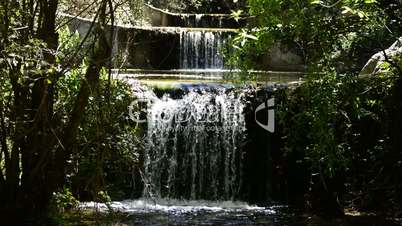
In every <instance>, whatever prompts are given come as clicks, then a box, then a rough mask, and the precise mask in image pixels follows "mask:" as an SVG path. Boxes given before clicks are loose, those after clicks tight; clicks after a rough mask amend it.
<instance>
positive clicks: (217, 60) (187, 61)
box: [180, 30, 224, 69]
mask: <svg viewBox="0 0 402 226" xmlns="http://www.w3.org/2000/svg"><path fill="white" fill-rule="evenodd" d="M223 45H224V37H223V35H222V32H210V31H188V30H183V31H181V33H180V68H181V69H223V68H224V61H223V57H222V55H221V54H220V49H221V48H222V47H223Z"/></svg>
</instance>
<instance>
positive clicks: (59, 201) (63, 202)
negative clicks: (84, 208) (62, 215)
mask: <svg viewBox="0 0 402 226" xmlns="http://www.w3.org/2000/svg"><path fill="white" fill-rule="evenodd" d="M52 202H53V205H54V208H56V209H58V210H59V211H60V212H64V211H65V210H69V209H71V208H74V207H76V206H77V205H78V204H79V201H78V200H77V199H76V198H74V196H73V194H72V193H71V191H70V190H69V189H68V188H64V189H63V190H62V191H59V192H55V193H53V198H52Z"/></svg>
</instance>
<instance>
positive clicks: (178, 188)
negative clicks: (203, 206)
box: [143, 89, 246, 200]
mask: <svg viewBox="0 0 402 226" xmlns="http://www.w3.org/2000/svg"><path fill="white" fill-rule="evenodd" d="M244 107H245V101H244V97H243V95H242V94H241V93H239V92H236V91H229V90H225V89H217V90H213V91H206V90H191V91H189V92H187V93H185V94H184V95H183V96H182V97H181V98H178V99H173V98H171V97H169V96H167V95H164V96H163V97H162V98H157V97H156V96H153V98H152V100H151V103H150V104H149V107H148V110H147V142H146V147H145V153H144V158H145V160H144V168H145V169H144V171H145V172H144V177H145V186H144V187H145V189H144V194H143V195H144V197H150V196H151V197H157V198H162V197H169V198H179V199H192V200H195V199H208V200H230V199H234V198H235V197H236V196H237V195H238V193H239V191H240V187H241V184H242V161H241V160H242V149H241V145H242V144H243V142H244V138H245V135H244V133H245V130H246V128H245V119H244V115H243V110H244Z"/></svg>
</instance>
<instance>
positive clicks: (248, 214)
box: [81, 200, 401, 226]
mask: <svg viewBox="0 0 402 226" xmlns="http://www.w3.org/2000/svg"><path fill="white" fill-rule="evenodd" d="M110 207H111V208H112V209H113V210H115V211H118V212H122V213H125V214H126V216H127V217H125V218H124V219H122V220H121V221H120V222H114V223H107V224H105V225H152V226H159V225H160V226H162V225H217V226H218V225H269V226H335V225H339V226H393V225H401V224H400V223H396V222H393V221H391V220H386V219H380V218H377V217H373V216H371V217H370V216H367V217H361V216H360V217H357V216H345V217H343V218H341V219H325V218H320V217H316V216H307V215H300V214H295V212H294V211H293V210H291V209H290V208H289V207H287V206H279V205H276V206H270V207H256V206H251V205H247V204H246V203H242V202H231V201H228V202H210V201H177V200H158V201H157V202H155V201H149V200H127V201H122V202H113V203H112V204H111V205H110ZM81 208H83V209H94V208H95V209H97V210H100V211H107V207H106V205H104V204H97V203H84V204H82V205H81Z"/></svg>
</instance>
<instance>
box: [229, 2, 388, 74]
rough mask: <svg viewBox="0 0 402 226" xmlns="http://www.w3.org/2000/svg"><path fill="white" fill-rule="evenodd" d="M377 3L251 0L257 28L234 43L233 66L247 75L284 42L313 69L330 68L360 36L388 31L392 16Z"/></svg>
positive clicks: (241, 34) (241, 35)
mask: <svg viewBox="0 0 402 226" xmlns="http://www.w3.org/2000/svg"><path fill="white" fill-rule="evenodd" d="M375 3H376V2H375V1H371V0H370V1H363V0H351V1H337V2H336V3H334V4H332V5H330V4H328V5H327V3H325V2H322V1H311V2H310V1H300V0H249V13H250V15H252V16H255V18H256V23H255V24H254V25H253V27H251V28H249V29H245V30H243V31H242V32H241V33H240V34H239V35H238V36H237V37H236V38H234V39H233V40H232V45H233V46H234V47H235V48H236V51H235V53H234V54H233V55H230V56H229V58H231V59H230V64H231V65H234V66H236V67H240V68H241V69H243V70H245V69H247V68H255V67H258V64H259V62H260V61H259V60H257V59H258V58H261V57H262V56H264V55H266V54H267V53H268V51H269V49H270V48H272V47H273V45H275V44H278V43H281V44H282V45H285V46H289V47H291V49H293V50H294V51H295V52H298V53H299V55H300V56H301V57H302V58H303V59H304V62H305V64H306V65H308V66H310V67H311V68H312V70H317V69H318V70H322V69H324V68H328V67H330V66H331V65H333V61H332V60H333V59H334V58H336V57H335V54H336V52H339V51H347V50H348V49H347V48H345V45H344V44H345V42H346V43H347V42H352V41H353V39H354V38H357V35H356V34H365V33H369V32H372V31H373V30H379V29H383V25H384V20H385V19H386V17H385V15H384V14H383V12H382V9H380V8H379V7H378V6H377V4H375ZM380 18H384V20H382V19H380ZM245 33H247V34H248V35H245ZM250 37H255V38H250ZM337 59H339V58H337ZM255 62H257V65H256V63H255Z"/></svg>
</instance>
